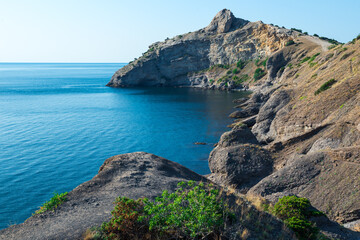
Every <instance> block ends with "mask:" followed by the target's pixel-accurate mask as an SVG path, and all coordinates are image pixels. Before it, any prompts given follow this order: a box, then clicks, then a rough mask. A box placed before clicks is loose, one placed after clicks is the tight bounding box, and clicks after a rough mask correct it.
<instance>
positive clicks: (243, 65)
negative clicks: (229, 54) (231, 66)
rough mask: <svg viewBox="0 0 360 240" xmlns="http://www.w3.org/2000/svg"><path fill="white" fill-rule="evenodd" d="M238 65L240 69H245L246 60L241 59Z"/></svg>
mask: <svg viewBox="0 0 360 240" xmlns="http://www.w3.org/2000/svg"><path fill="white" fill-rule="evenodd" d="M236 67H237V68H239V69H243V68H244V67H245V62H244V61H243V60H239V61H238V62H237V63H236Z"/></svg>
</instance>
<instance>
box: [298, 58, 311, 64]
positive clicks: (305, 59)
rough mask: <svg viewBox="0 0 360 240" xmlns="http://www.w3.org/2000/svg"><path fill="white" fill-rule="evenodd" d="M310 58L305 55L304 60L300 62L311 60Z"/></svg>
mask: <svg viewBox="0 0 360 240" xmlns="http://www.w3.org/2000/svg"><path fill="white" fill-rule="evenodd" d="M309 59H310V57H305V58H304V59H303V60H301V62H300V63H304V62H307V61H309Z"/></svg>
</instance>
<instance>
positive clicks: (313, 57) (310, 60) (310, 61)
mask: <svg viewBox="0 0 360 240" xmlns="http://www.w3.org/2000/svg"><path fill="white" fill-rule="evenodd" d="M319 55H320V53H316V54H314V55H313V56H312V57H311V58H310V59H309V64H310V63H312V62H313V61H314V60H315V58H316V57H317V56H319Z"/></svg>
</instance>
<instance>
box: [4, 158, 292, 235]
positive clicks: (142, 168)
mask: <svg viewBox="0 0 360 240" xmlns="http://www.w3.org/2000/svg"><path fill="white" fill-rule="evenodd" d="M189 180H194V181H203V182H206V181H208V180H207V179H206V178H204V177H202V176H200V175H198V174H196V173H194V172H192V171H191V170H189V169H187V168H185V167H183V166H181V165H180V164H178V163H175V162H171V161H169V160H166V159H164V158H161V157H158V156H155V155H153V154H149V153H145V152H136V153H129V154H123V155H117V156H114V157H111V158H109V159H107V160H106V161H105V162H104V164H103V165H102V166H101V167H100V170H99V173H98V174H97V175H96V176H95V177H94V178H93V179H92V180H90V181H88V182H85V183H83V184H81V185H80V186H78V187H77V188H75V189H74V190H73V191H71V192H70V193H69V194H68V197H67V198H68V200H67V201H66V202H64V203H63V204H61V205H60V206H59V207H58V208H56V209H55V211H54V212H51V211H48V212H45V213H42V214H40V215H34V216H32V217H30V218H29V219H27V220H26V221H25V222H24V223H22V224H19V225H14V226H11V227H9V228H7V229H4V230H1V231H0V239H4V240H5V239H6V240H12V239H14V240H18V239H22V240H27V239H29V240H43V239H47V240H55V239H56V240H60V239H61V240H62V239H74V240H75V239H84V233H85V232H86V230H87V229H89V228H90V227H98V226H100V225H101V224H102V223H103V222H104V221H108V220H109V219H110V216H111V211H112V209H113V208H114V205H113V202H114V200H115V198H116V197H118V196H127V197H129V198H134V199H137V198H140V197H147V198H154V197H156V196H159V195H160V194H161V193H162V191H163V190H168V191H169V192H172V191H174V189H175V188H176V186H177V183H179V182H180V181H189ZM223 195H224V198H226V199H227V201H229V202H231V203H232V204H231V205H232V206H231V208H232V210H233V212H234V213H235V215H236V218H237V219H236V221H241V224H233V225H232V226H231V227H230V228H227V229H226V232H224V233H223V234H224V235H225V236H227V239H229V240H240V239H244V238H243V237H244V236H246V239H259V238H260V237H261V236H263V235H267V236H269V237H271V238H272V239H284V240H291V239H294V234H293V233H292V232H291V231H290V230H289V229H287V228H286V227H285V226H284V224H283V223H282V222H281V221H279V220H278V219H276V218H274V217H273V216H271V215H270V214H268V213H265V212H261V211H258V210H257V209H256V208H254V207H253V206H252V205H251V204H250V203H249V202H247V201H246V200H245V199H243V198H241V197H237V196H235V195H232V194H228V193H225V192H223ZM244 233H246V235H244Z"/></svg>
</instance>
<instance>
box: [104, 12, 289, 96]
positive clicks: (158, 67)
mask: <svg viewBox="0 0 360 240" xmlns="http://www.w3.org/2000/svg"><path fill="white" fill-rule="evenodd" d="M292 37H293V32H292V31H290V30H287V29H282V28H277V27H273V26H270V25H267V24H264V23H262V22H249V21H246V20H243V19H240V18H235V17H234V15H233V14H232V13H231V12H230V11H229V10H226V9H224V10H221V11H220V12H219V13H218V14H217V15H216V16H215V17H214V19H213V20H212V21H211V23H210V24H209V26H207V27H205V28H203V29H200V30H198V31H195V32H191V33H187V34H183V35H179V36H176V37H174V38H172V39H167V40H165V41H164V42H157V43H154V44H152V45H150V46H149V50H148V51H147V52H146V53H144V54H143V56H141V57H140V58H138V59H136V60H135V61H133V62H131V63H129V64H128V65H126V66H125V67H123V68H121V69H120V70H118V71H117V72H116V73H115V74H114V76H113V77H112V79H111V81H110V82H109V83H108V84H107V86H110V87H130V86H191V87H203V88H220V89H231V88H236V87H239V86H236V85H235V84H231V83H229V84H224V83H220V82H219V83H218V82H215V81H210V80H212V79H215V78H216V77H217V76H216V73H211V72H207V73H204V72H199V71H202V70H206V69H209V68H210V67H212V66H213V67H214V66H218V65H219V64H220V65H228V64H233V63H235V62H237V61H239V60H241V59H242V60H249V59H255V58H262V57H265V56H267V55H269V54H270V53H273V52H275V51H277V50H278V49H281V48H282V47H284V46H285V44H286V42H287V41H288V40H289V39H292Z"/></svg>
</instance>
